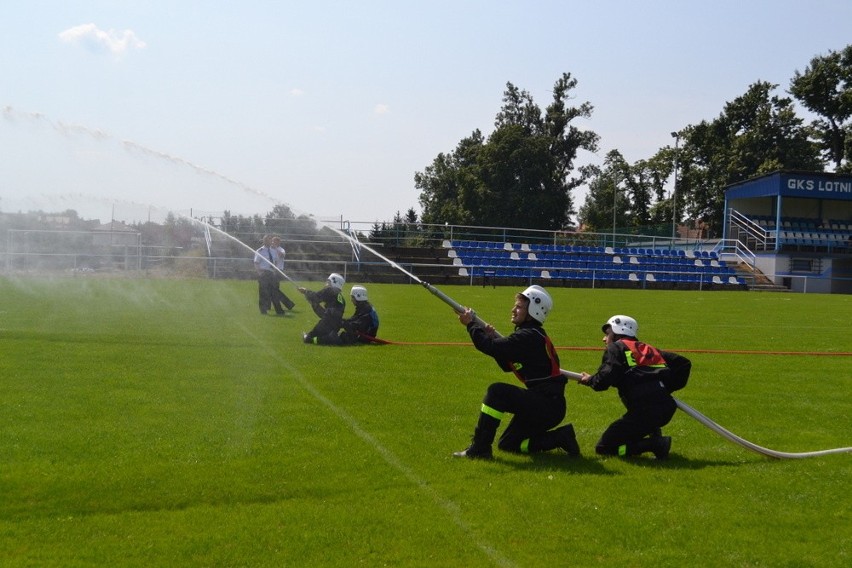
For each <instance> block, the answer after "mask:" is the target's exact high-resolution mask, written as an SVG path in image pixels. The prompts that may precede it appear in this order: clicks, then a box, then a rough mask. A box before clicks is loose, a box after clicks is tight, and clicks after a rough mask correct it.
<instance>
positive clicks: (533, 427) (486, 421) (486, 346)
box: [453, 286, 580, 459]
mask: <svg viewBox="0 0 852 568" xmlns="http://www.w3.org/2000/svg"><path fill="white" fill-rule="evenodd" d="M552 306H553V301H552V300H551V298H550V295H549V294H548V293H547V292H546V291H545V290H544V288H542V287H541V286H530V287H529V288H527V289H526V290H524V291H523V292H521V293H519V294H517V295H516V296H515V305H514V307H513V308H512V323H513V324H514V325H515V331H514V332H513V333H512V334H511V335H509V336H508V337H500V336H499V335H498V334H497V333H496V332H495V331H494V328H493V327H491V326H483V325H481V323H479V322H478V321H477V320H476V319H475V317H474V314H473V312H472V311H471V310H470V309H466V310H465V311H464V312H462V313H461V314H459V321H460V322H461V323H462V324H464V325H466V326H467V331H468V333H469V334H470V338H471V339H472V340H473V345H474V347H476V349H478V350H479V351H481V352H482V353H485V354H486V355H489V356H491V357H493V358H494V360H495V361H496V362H497V364H498V365H499V366H500V368H501V369H502V370H503V371H505V372H509V371H511V372H513V373H514V374H515V376H516V377H517V378H518V379H519V380H520V381H521V382H522V383H524V386H525V387H526V388H522V387H519V386H516V385H510V384H508V383H502V382H501V383H493V384H492V385H490V386H489V387H488V390H487V391H486V393H485V397H484V398H483V400H482V407H481V411H480V413H479V421H478V422H477V425H476V429H475V430H474V434H473V441H472V442H471V444H470V446H469V447H468V448H467V449H465V450H462V451H460V452H455V453H454V454H453V455H454V456H456V457H466V458H481V459H490V458H491V457H492V450H491V444H492V443H493V441H494V436H495V435H496V433H497V427H498V426H499V425H500V422H501V421H502V419H503V415H504V414H505V413H507V412H508V413H511V414H513V415H514V416H513V417H512V420H511V421H510V422H509V425H508V426H507V427H506V430H505V431H504V432H503V435H502V436H500V440H499V442H498V444H497V447H498V448H500V449H501V450H503V451H506V452H515V453H534V452H546V451H548V450H553V449H555V448H562V449H563V450H565V451H566V452H567V453H568V455H571V456H578V455H579V454H580V447H579V446H578V444H577V439H576V437H575V435H574V427H573V426H572V425H571V424H566V425H565V426H562V427H560V428H556V429H554V430H551V428H554V427H555V426H557V425H558V424H559V423H560V422H562V419H563V418H564V417H565V384H566V382H567V379H566V378H565V376H564V375H563V374H562V372H561V371H560V368H559V357H558V356H557V355H556V350H555V349H554V347H553V343H552V342H551V341H550V338H549V337H548V336H547V333H546V332H545V331H544V328H543V327H542V324H543V323H544V320H545V318H547V314H548V312H549V311H550V309H551V307H552Z"/></svg>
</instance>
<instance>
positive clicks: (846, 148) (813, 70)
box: [790, 45, 852, 172]
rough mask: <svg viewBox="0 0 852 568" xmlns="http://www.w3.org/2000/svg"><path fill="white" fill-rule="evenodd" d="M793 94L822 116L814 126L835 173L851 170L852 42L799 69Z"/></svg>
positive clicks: (793, 84) (793, 80) (793, 81)
mask: <svg viewBox="0 0 852 568" xmlns="http://www.w3.org/2000/svg"><path fill="white" fill-rule="evenodd" d="M790 94H792V95H793V96H794V97H795V98H796V99H797V100H798V101H799V102H801V103H802V104H803V105H804V106H805V108H807V109H808V110H810V111H811V112H813V113H815V114H817V115H819V116H820V117H822V118H820V119H817V120H814V121H813V122H812V123H811V127H812V128H813V131H814V134H815V137H816V138H817V140H818V141H819V145H820V149H821V150H822V152H823V156H824V157H825V158H826V160H827V161H829V162H831V163H833V164H834V169H835V171H836V172H841V171H846V172H852V154H850V148H852V125H850V123H849V119H850V117H852V45H847V46H846V47H845V48H844V49H843V50H842V51H840V52H837V51H829V52H828V55H825V56H819V57H814V58H813V59H811V63H810V65H809V66H808V67H806V68H805V70H804V72H802V73H800V72H799V71H796V73H795V75H794V76H793V79H792V80H791V81H790Z"/></svg>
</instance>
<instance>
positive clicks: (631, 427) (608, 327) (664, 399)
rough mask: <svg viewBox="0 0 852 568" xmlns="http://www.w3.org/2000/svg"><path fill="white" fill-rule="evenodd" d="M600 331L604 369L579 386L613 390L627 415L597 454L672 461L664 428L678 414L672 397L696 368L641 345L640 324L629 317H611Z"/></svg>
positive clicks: (610, 430) (586, 377) (678, 357)
mask: <svg viewBox="0 0 852 568" xmlns="http://www.w3.org/2000/svg"><path fill="white" fill-rule="evenodd" d="M601 331H603V332H604V337H603V342H604V344H605V345H606V350H605V351H604V354H603V359H602V362H601V366H600V368H598V370H597V372H596V373H595V374H594V375H589V374H588V373H581V378H580V382H581V383H582V384H584V385H588V386H590V387H592V388H593V389H594V390H596V391H604V390H607V389H608V388H609V387H611V386H613V387H615V388H616V389H618V395H619V397H620V398H621V402H622V403H624V406H625V407H626V408H627V412H626V413H625V414H624V416H622V417H621V418H619V419H618V420H616V421H615V422H613V423H612V424H610V425H609V427H608V428H607V429H606V430H605V431H604V433H603V434H602V435H601V439H600V440H599V441H598V443H597V445H596V446H595V451H596V452H597V453H598V454H601V455H618V456H635V455H639V454H642V453H645V452H651V453H653V454H654V456H655V457H656V458H657V459H666V458H668V457H669V451H670V450H671V445H672V439H671V438H670V437H669V436H663V435H662V431H661V428H662V427H663V426H665V425H666V424H668V423H669V421H671V419H672V416H674V413H675V411H676V410H677V403H676V402H675V400H674V398H672V395H671V393H672V392H674V391H676V390H678V389H681V388H683V387H684V386H686V382H687V380H688V379H689V373H690V371H691V369H692V363H691V362H690V360H689V359H687V358H686V357H683V356H682V355H678V354H677V353H671V352H669V351H660V350H659V349H657V348H656V347H653V346H651V345H648V344H647V343H642V342H641V341H639V340H638V339H637V338H636V336H637V333H638V332H639V324H638V323H637V322H636V320H635V319H633V318H632V317H630V316H624V315H617V316H612V317H611V318H609V320H607V322H606V323H605V324H603V326H602V327H601Z"/></svg>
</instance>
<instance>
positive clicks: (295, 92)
mask: <svg viewBox="0 0 852 568" xmlns="http://www.w3.org/2000/svg"><path fill="white" fill-rule="evenodd" d="M304 94H305V91H303V90H302V89H290V95H291V96H294V97H301V96H302V95H304Z"/></svg>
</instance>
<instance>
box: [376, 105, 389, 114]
mask: <svg viewBox="0 0 852 568" xmlns="http://www.w3.org/2000/svg"><path fill="white" fill-rule="evenodd" d="M388 113H390V107H389V106H388V105H384V104H378V105H376V106H375V108H373V114H376V115H382V114H388Z"/></svg>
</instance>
